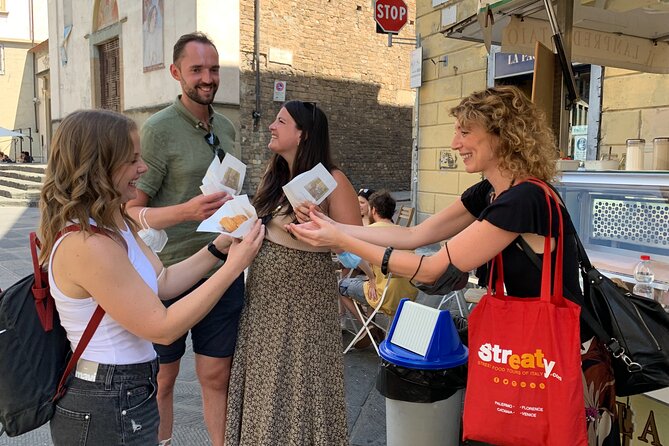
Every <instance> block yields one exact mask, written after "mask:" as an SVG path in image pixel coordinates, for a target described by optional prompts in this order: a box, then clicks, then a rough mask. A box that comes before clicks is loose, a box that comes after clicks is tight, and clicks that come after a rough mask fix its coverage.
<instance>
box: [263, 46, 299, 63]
mask: <svg viewBox="0 0 669 446" xmlns="http://www.w3.org/2000/svg"><path fill="white" fill-rule="evenodd" d="M268 59H269V61H270V62H273V63H279V64H282V65H292V64H293V52H292V51H291V50H284V49H281V48H275V47H269V56H268Z"/></svg>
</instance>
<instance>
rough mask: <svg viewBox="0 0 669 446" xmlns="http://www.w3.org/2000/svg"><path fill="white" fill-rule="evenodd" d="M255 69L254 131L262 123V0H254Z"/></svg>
mask: <svg viewBox="0 0 669 446" xmlns="http://www.w3.org/2000/svg"><path fill="white" fill-rule="evenodd" d="M253 70H254V72H255V76H256V107H255V110H253V113H252V115H253V131H256V132H257V131H258V125H259V124H260V0H254V1H253Z"/></svg>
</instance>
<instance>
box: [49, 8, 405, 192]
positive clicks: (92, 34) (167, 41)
mask: <svg viewBox="0 0 669 446" xmlns="http://www.w3.org/2000/svg"><path fill="white" fill-rule="evenodd" d="M142 3H144V4H146V5H151V6H153V5H156V6H158V7H159V8H160V12H161V14H160V17H161V23H162V27H163V32H162V53H163V54H162V58H161V59H160V61H161V63H158V64H156V63H152V65H150V66H148V67H147V66H146V65H147V63H146V61H145V60H144V61H143V59H142V57H143V46H146V39H147V38H146V22H147V20H146V12H145V11H143V7H142ZM257 3H259V4H260V9H259V23H258V29H259V34H258V43H259V45H258V55H259V58H258V59H259V63H258V64H257V65H258V68H259V83H258V85H259V89H258V92H256V70H255V66H256V64H255V63H254V60H255V59H254V58H255V45H254V36H255V29H256V26H255V23H254V22H255V15H256V14H255V9H254V6H255V4H256V2H254V1H253V0H239V1H237V0H184V1H181V2H170V1H163V0H145V1H144V2H137V1H135V0H132V1H131V0H96V1H94V2H90V1H87V0H57V1H54V2H50V3H49V5H50V6H49V19H50V23H49V27H50V32H49V35H50V42H53V45H50V56H51V59H52V75H53V77H54V82H53V88H59V92H58V93H56V92H54V94H53V95H52V96H53V99H52V100H53V109H54V113H53V119H54V123H55V124H56V125H57V122H58V121H59V120H60V119H62V117H64V116H65V115H66V114H67V113H69V112H71V111H73V110H75V109H77V108H82V107H98V106H102V104H101V102H100V100H101V99H100V95H101V91H100V90H101V89H104V88H105V83H104V82H103V81H102V80H101V79H102V78H101V74H100V65H101V62H100V60H101V59H100V54H101V51H102V50H101V49H100V48H102V46H104V45H105V44H106V42H110V41H113V40H114V39H117V41H118V44H117V46H118V49H117V51H118V53H117V54H118V56H117V57H118V66H119V67H120V75H119V77H120V80H119V85H118V87H116V91H117V92H118V93H119V94H120V98H119V100H118V102H119V104H120V105H119V111H121V112H123V113H126V114H128V115H130V116H132V117H133V118H134V119H135V120H136V121H137V122H138V123H140V124H141V123H142V122H143V121H144V120H145V119H146V118H147V117H148V116H150V115H151V114H152V113H154V112H156V111H157V110H160V109H161V108H163V107H164V106H166V105H167V104H169V103H170V102H171V101H172V100H174V97H175V96H176V94H177V93H178V92H179V89H178V83H177V82H175V81H174V80H173V79H172V78H171V76H170V75H169V65H170V63H171V59H172V45H173V44H174V42H175V40H176V39H177V38H178V36H179V35H182V34H185V33H188V32H192V31H196V30H199V31H203V32H205V33H207V34H208V35H209V36H210V37H212V39H213V40H214V42H215V43H216V45H217V47H218V50H219V54H220V58H221V73H222V75H221V84H220V87H219V92H218V94H217V97H216V104H215V106H216V108H217V109H218V110H220V111H222V112H223V113H225V114H226V115H227V116H228V117H230V118H231V119H232V120H233V122H234V123H235V125H236V126H237V128H238V147H237V150H236V153H235V154H236V155H237V156H239V157H240V159H241V160H242V161H243V162H244V163H246V164H247V167H248V169H247V180H246V182H245V191H246V192H248V193H253V192H254V191H255V189H256V187H257V185H258V182H259V179H260V178H261V176H262V173H263V171H264V168H265V164H266V161H267V159H268V158H269V156H270V153H269V150H268V149H267V143H268V142H269V131H268V128H267V127H268V126H269V124H270V123H271V122H272V121H273V119H274V117H275V115H276V113H277V112H278V110H279V109H280V106H281V101H275V100H273V95H274V83H275V81H283V82H285V85H286V89H285V100H291V99H300V100H305V101H315V102H317V103H318V105H319V106H320V107H322V108H323V109H324V110H325V112H326V114H327V115H328V118H329V122H330V137H331V143H332V149H333V155H334V157H335V160H336V162H337V164H338V165H339V166H340V167H341V168H342V169H343V170H344V171H345V172H346V174H347V175H348V176H349V178H350V179H351V181H352V182H353V184H354V186H355V187H373V188H381V187H384V188H388V189H391V190H395V191H402V190H409V188H410V175H411V148H412V116H413V115H412V113H413V106H414V93H413V91H412V90H411V89H410V87H409V60H410V52H411V50H412V48H413V47H412V46H409V45H393V46H392V47H388V46H387V38H386V36H385V35H381V34H376V33H375V25H374V18H373V2H370V1H369V0H339V1H336V2H335V1H331V0H313V1H308V2H298V1H289V2H285V1H284V2H280V1H277V0H263V1H262V2H257ZM407 3H409V10H410V12H409V19H410V20H411V21H413V18H414V12H413V11H414V6H413V2H407ZM146 5H145V6H144V9H146V8H147V6H146ZM68 7H69V11H70V17H69V18H68V17H65V16H66V15H67V11H68ZM104 11H108V12H109V11H110V13H111V17H110V18H106V19H104V20H103V23H100V20H101V17H102V16H101V14H103V12H104ZM75 12H76V13H75ZM68 20H69V22H70V23H69V24H70V25H72V28H71V33H70V35H69V36H68V38H67V39H64V38H63V29H64V28H65V27H66V26H68V23H67V22H68ZM400 36H403V37H413V36H414V27H413V22H410V23H409V24H407V26H406V27H405V28H404V29H403V30H402V32H401V34H400ZM143 41H144V45H143ZM154 47H155V45H154ZM157 48H159V49H160V45H158V46H157ZM63 51H65V52H66V53H67V59H68V60H67V62H66V63H63V61H62V53H63ZM158 51H159V50H158ZM144 57H146V55H144ZM82 86H84V87H86V88H84V89H82ZM88 86H91V88H90V89H88V88H87V87H88ZM87 91H88V92H87ZM256 104H258V105H259V107H257V106H256ZM254 112H256V114H255V116H258V114H259V117H256V118H254Z"/></svg>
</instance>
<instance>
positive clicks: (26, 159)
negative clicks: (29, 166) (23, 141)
mask: <svg viewBox="0 0 669 446" xmlns="http://www.w3.org/2000/svg"><path fill="white" fill-rule="evenodd" d="M19 160H20V161H21V162H22V163H32V162H33V157H32V156H30V153H28V152H27V151H25V150H24V151H22V152H21V157H20V158H19Z"/></svg>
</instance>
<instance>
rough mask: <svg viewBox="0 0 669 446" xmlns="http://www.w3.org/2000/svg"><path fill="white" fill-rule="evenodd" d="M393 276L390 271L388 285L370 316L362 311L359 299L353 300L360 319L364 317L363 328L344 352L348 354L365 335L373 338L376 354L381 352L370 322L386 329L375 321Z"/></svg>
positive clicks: (381, 328)
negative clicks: (366, 315)
mask: <svg viewBox="0 0 669 446" xmlns="http://www.w3.org/2000/svg"><path fill="white" fill-rule="evenodd" d="M392 277H393V273H388V276H387V279H388V280H387V281H386V286H385V287H384V288H383V294H381V299H379V303H378V304H376V307H375V308H374V311H372V314H371V315H370V316H369V317H365V314H364V313H363V312H362V309H361V308H360V304H359V303H358V301H356V300H353V305H354V306H355V309H356V311H357V312H358V315H359V316H360V319H362V321H363V323H362V328H360V330H358V332H357V333H356V334H355V336H354V337H353V340H352V341H351V343H350V344H348V347H346V348H345V349H344V354H346V353H347V352H348V351H349V350H350V349H351V348H353V346H354V345H355V343H356V342H358V341H359V340H360V339H362V338H363V337H364V336H369V339H371V340H372V345H373V346H374V350H376V354H377V355H378V354H379V347H378V345H376V340H375V339H374V336H372V332H371V331H370V330H369V327H370V324H373V325H374V326H376V327H377V328H379V329H380V330H383V331H384V332H385V331H386V329H385V328H383V327H382V326H380V325H379V324H377V323H376V322H374V316H376V314H377V313H378V312H379V311H380V310H381V306H382V305H383V301H384V300H385V299H386V293H387V292H388V286H389V285H390V279H391V278H392ZM370 286H374V285H373V284H370Z"/></svg>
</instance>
